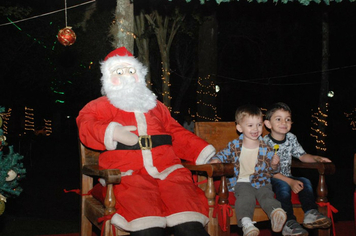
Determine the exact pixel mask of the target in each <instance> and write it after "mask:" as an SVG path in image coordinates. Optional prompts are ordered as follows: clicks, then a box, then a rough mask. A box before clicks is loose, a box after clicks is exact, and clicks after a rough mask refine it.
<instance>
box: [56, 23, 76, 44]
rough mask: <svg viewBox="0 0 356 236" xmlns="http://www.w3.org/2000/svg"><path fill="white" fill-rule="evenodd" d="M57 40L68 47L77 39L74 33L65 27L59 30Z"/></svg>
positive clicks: (70, 28)
mask: <svg viewBox="0 0 356 236" xmlns="http://www.w3.org/2000/svg"><path fill="white" fill-rule="evenodd" d="M57 38H58V41H59V42H60V43H61V44H62V45H64V46H70V45H72V44H73V43H74V42H75V40H76V39H77V36H76V35H75V33H74V31H73V30H72V27H69V26H67V27H65V28H63V29H61V30H59V32H58V35H57Z"/></svg>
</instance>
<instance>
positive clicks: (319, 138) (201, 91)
mask: <svg viewBox="0 0 356 236" xmlns="http://www.w3.org/2000/svg"><path fill="white" fill-rule="evenodd" d="M94 1H95V0H94ZM94 1H88V2H86V3H83V4H87V3H91V2H94ZM83 4H78V5H76V6H80V5H83ZM76 6H72V8H73V7H76ZM68 9H70V8H68ZM62 10H64V9H62ZM62 10H59V11H62ZM56 12H58V11H55V12H50V13H46V14H42V15H39V16H35V17H31V18H27V19H23V20H20V21H25V20H30V19H34V18H37V17H41V16H45V15H48V14H53V13H56ZM8 20H9V22H10V23H6V24H0V27H1V26H5V25H8V24H12V25H13V26H15V27H16V28H17V29H18V30H19V31H22V32H23V30H22V29H21V28H20V27H19V26H17V25H16V24H15V23H17V22H20V21H11V19H9V18H8ZM113 24H116V25H119V26H120V27H117V28H118V29H119V31H120V32H121V33H124V34H126V35H131V36H132V37H134V38H135V37H136V36H135V34H134V33H132V32H129V31H126V30H125V29H124V28H123V25H124V24H123V22H120V21H118V20H114V21H113ZM26 35H27V36H28V37H30V38H32V39H33V40H34V41H36V42H37V43H38V44H39V45H41V46H42V47H43V48H45V49H49V48H50V49H51V50H55V47H56V43H57V41H56V40H55V41H54V43H53V45H52V46H51V47H48V46H47V45H46V44H45V43H44V42H41V41H40V40H37V39H36V38H34V37H32V36H31V35H30V34H28V33H27V34H26ZM48 61H49V64H50V65H53V63H52V62H51V60H50V58H48ZM88 64H89V66H88V68H89V69H91V66H92V65H93V62H90V63H88ZM162 64H163V63H162ZM80 66H82V67H83V68H87V67H86V66H85V65H83V64H80ZM353 66H355V65H352V66H348V67H345V68H349V67H353ZM336 69H344V68H335V69H330V71H331V70H336ZM54 70H56V68H54ZM312 73H316V72H312ZM166 76H170V71H169V70H166V69H164V68H163V66H162V78H161V79H162V83H163V85H164V86H165V85H166V86H168V88H169V87H171V83H169V82H168V81H167V78H166ZM216 76H217V75H216ZM279 77H280V76H279ZM279 77H276V78H279ZM226 79H233V80H236V79H235V78H226ZM261 79H266V78H259V79H256V80H261ZM268 79H269V80H270V79H271V78H268ZM240 82H253V81H252V80H248V81H247V80H242V81H240ZM64 83H69V84H71V83H72V82H71V81H70V80H68V81H66V82H64ZM268 83H270V81H268ZM62 84H63V82H62V81H57V80H56V79H53V81H52V86H51V90H52V92H53V93H54V94H56V95H58V96H60V97H61V96H62V95H64V94H65V92H64V91H61V89H60V87H61V85H62ZM206 84H207V85H206ZM290 85H292V84H290ZM293 85H295V84H293ZM216 87H217V85H216V84H215V82H214V80H211V79H210V75H209V76H207V77H206V78H200V77H199V78H198V88H197V91H196V93H197V95H198V97H202V96H209V97H211V98H212V99H214V98H216V97H217V92H216ZM60 97H59V98H58V99H56V100H55V102H56V103H65V101H64V99H61V98H60ZM162 97H163V98H166V99H168V100H171V99H172V97H171V95H170V90H169V89H168V90H164V89H162ZM208 100H209V99H208ZM196 104H197V105H198V106H205V107H206V108H207V109H210V110H211V111H212V114H213V116H212V117H207V116H204V115H203V114H200V113H199V112H198V111H197V112H196V114H195V117H197V118H199V119H202V120H207V121H219V120H221V118H220V117H219V116H218V109H217V107H216V106H214V105H213V104H209V103H207V102H205V101H203V100H201V99H200V100H198V101H197V102H196ZM326 107H328V104H326ZM168 109H169V110H170V111H171V112H172V107H171V106H169V107H168ZM326 111H327V109H326ZM175 113H176V111H175ZM355 113H356V108H355V109H354V110H353V111H352V112H351V113H346V112H345V113H344V114H345V116H346V118H347V119H348V120H349V121H350V126H351V127H352V130H356V123H355ZM7 114H9V116H8V117H10V116H11V109H9V111H8V113H7ZM2 116H3V119H4V127H3V129H4V133H5V132H6V133H7V132H8V130H7V126H6V122H7V121H8V120H6V115H4V114H2ZM191 116H192V117H194V115H191ZM311 118H312V124H313V126H314V127H311V131H312V132H311V134H310V135H311V136H312V137H313V138H315V141H316V149H318V150H322V151H326V143H325V138H326V137H327V135H326V133H325V132H324V131H322V130H321V129H320V128H319V125H320V124H321V125H323V126H325V127H327V126H328V123H327V118H328V115H327V114H325V113H323V112H322V111H321V109H320V108H318V109H317V111H316V112H314V113H312V115H311ZM44 122H45V131H46V135H50V134H51V133H52V129H51V126H52V125H51V120H44ZM26 131H33V132H34V131H35V120H34V111H33V109H31V108H28V107H25V128H24V134H25V133H26Z"/></svg>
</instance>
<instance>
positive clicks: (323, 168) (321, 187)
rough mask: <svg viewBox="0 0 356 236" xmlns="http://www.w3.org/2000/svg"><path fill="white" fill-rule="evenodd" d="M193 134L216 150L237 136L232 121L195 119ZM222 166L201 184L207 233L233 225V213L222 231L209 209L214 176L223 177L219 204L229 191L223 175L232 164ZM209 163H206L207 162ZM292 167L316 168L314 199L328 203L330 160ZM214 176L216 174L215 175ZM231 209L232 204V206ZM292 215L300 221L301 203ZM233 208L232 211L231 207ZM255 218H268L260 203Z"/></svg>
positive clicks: (320, 232)
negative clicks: (206, 210)
mask: <svg viewBox="0 0 356 236" xmlns="http://www.w3.org/2000/svg"><path fill="white" fill-rule="evenodd" d="M263 133H264V134H267V133H268V132H267V130H264V132H263ZM195 134H196V135H198V136H199V137H201V138H203V139H204V140H206V141H207V142H209V143H210V144H212V145H213V146H214V147H215V148H216V149H217V151H219V150H221V149H223V148H225V147H226V145H227V143H228V142H229V141H231V140H233V139H235V138H237V137H238V134H237V132H236V128H235V122H196V123H195ZM207 165H208V164H206V165H203V166H195V165H188V164H186V165H185V166H186V167H187V168H188V169H190V170H191V171H194V172H202V171H204V170H203V168H207V167H206V166H207ZM221 165H223V166H216V167H215V169H219V170H222V171H226V172H225V175H223V174H222V173H220V172H218V171H215V173H213V171H210V173H208V175H207V178H208V184H206V185H205V186H203V189H205V192H206V196H207V197H208V199H209V206H210V211H211V212H210V213H211V215H210V217H209V218H210V222H209V225H208V232H209V234H210V235H219V236H221V235H230V225H236V224H237V222H236V216H235V212H234V214H233V216H232V217H231V218H229V219H227V222H226V224H227V226H226V227H227V230H226V231H223V230H221V228H220V227H218V226H217V219H216V218H215V219H214V218H213V217H212V211H213V209H214V204H215V201H214V200H213V199H214V198H215V197H214V194H216V193H215V189H214V184H213V183H212V182H213V180H214V176H223V177H221V179H220V181H221V184H220V188H219V191H218V193H217V195H219V204H228V190H227V184H226V176H231V175H232V174H233V166H232V164H221ZM208 166H209V165H208ZM210 166H211V167H210V168H213V167H212V166H213V165H210ZM292 168H307V169H316V170H317V171H318V174H319V180H318V184H317V191H316V192H317V199H316V202H317V203H320V202H323V203H327V202H328V198H327V194H328V190H327V186H326V182H325V175H329V174H333V173H334V172H335V166H334V164H333V163H302V162H300V161H296V160H293V164H292ZM215 178H216V177H215ZM232 209H233V207H232ZM293 209H294V214H295V215H296V217H297V221H298V222H300V223H301V222H303V218H304V212H303V210H302V208H301V205H294V206H293ZM233 211H234V210H233ZM319 211H320V212H322V213H323V214H325V215H327V208H326V207H319ZM253 220H254V221H256V222H260V221H267V220H269V219H268V217H267V215H266V213H265V212H264V211H263V210H262V208H260V207H259V206H257V207H256V209H255V212H254V218H253ZM318 235H319V236H324V235H330V229H320V230H318Z"/></svg>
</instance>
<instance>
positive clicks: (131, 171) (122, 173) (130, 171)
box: [121, 170, 133, 177]
mask: <svg viewBox="0 0 356 236" xmlns="http://www.w3.org/2000/svg"><path fill="white" fill-rule="evenodd" d="M132 173H133V170H128V171H125V172H121V177H124V176H129V175H132Z"/></svg>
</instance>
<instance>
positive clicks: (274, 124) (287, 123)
mask: <svg viewBox="0 0 356 236" xmlns="http://www.w3.org/2000/svg"><path fill="white" fill-rule="evenodd" d="M265 125H266V126H267V128H269V129H270V130H271V132H272V133H276V134H283V135H285V134H286V133H288V132H289V131H290V129H291V128H292V117H291V114H290V113H289V112H288V111H285V110H281V109H280V110H277V111H275V112H274V113H273V115H272V117H271V119H270V120H266V121H265Z"/></svg>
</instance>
